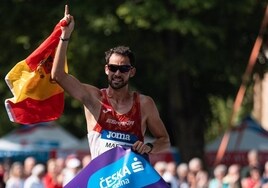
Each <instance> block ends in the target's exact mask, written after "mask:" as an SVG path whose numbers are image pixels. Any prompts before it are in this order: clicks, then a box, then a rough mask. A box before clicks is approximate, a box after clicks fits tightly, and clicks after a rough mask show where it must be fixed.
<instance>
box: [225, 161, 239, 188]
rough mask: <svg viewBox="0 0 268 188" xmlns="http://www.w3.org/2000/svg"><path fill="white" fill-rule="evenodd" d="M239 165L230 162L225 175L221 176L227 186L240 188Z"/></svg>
mask: <svg viewBox="0 0 268 188" xmlns="http://www.w3.org/2000/svg"><path fill="white" fill-rule="evenodd" d="M240 170H241V167H240V165H238V164H232V165H231V166H229V168H228V172H227V175H226V176H225V177H224V178H223V183H224V185H225V186H227V187H231V188H241V187H242V185H241V175H240Z"/></svg>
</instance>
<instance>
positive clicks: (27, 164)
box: [23, 156, 36, 179]
mask: <svg viewBox="0 0 268 188" xmlns="http://www.w3.org/2000/svg"><path fill="white" fill-rule="evenodd" d="M35 164H36V159H35V158H34V157H32V156H30V157H27V158H26V159H25V160H24V163H23V174H24V178H25V179H26V178H28V177H29V176H30V175H31V173H32V169H33V167H34V166H35Z"/></svg>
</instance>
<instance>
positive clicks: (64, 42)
mask: <svg viewBox="0 0 268 188" xmlns="http://www.w3.org/2000/svg"><path fill="white" fill-rule="evenodd" d="M61 23H63V24H62V27H61V29H62V34H61V36H60V41H59V45H58V48H57V50H56V53H55V57H54V61H53V66H52V70H51V78H52V79H53V80H55V81H56V82H57V83H58V84H59V85H60V86H61V87H62V88H63V89H64V90H65V91H66V92H67V93H69V94H70V95H71V96H72V97H74V98H76V99H78V100H80V101H82V102H83V103H84V104H85V100H86V99H85V98H86V97H87V96H88V94H87V93H88V92H87V90H88V87H86V86H85V85H84V84H82V83H80V81H79V80H78V79H76V78H75V77H73V76H72V75H70V74H67V73H66V72H65V70H64V67H65V61H66V59H65V58H66V53H67V48H68V43H69V39H70V37H71V34H72V32H73V29H74V25H75V23H74V18H73V16H71V15H70V14H69V8H68V5H66V6H65V12H64V18H63V19H62V20H61Z"/></svg>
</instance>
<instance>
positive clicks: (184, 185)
mask: <svg viewBox="0 0 268 188" xmlns="http://www.w3.org/2000/svg"><path fill="white" fill-rule="evenodd" d="M176 172H177V178H178V186H179V187H180V188H189V184H188V181H187V175H188V172H189V168H188V164H187V163H180V164H179V165H178V166H177V170H176Z"/></svg>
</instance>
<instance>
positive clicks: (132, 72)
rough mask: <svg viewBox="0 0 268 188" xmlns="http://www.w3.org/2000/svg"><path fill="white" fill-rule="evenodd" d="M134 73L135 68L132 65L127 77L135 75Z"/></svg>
mask: <svg viewBox="0 0 268 188" xmlns="http://www.w3.org/2000/svg"><path fill="white" fill-rule="evenodd" d="M135 74H136V68H135V67H133V68H132V69H131V70H130V75H129V77H133V76H135Z"/></svg>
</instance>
